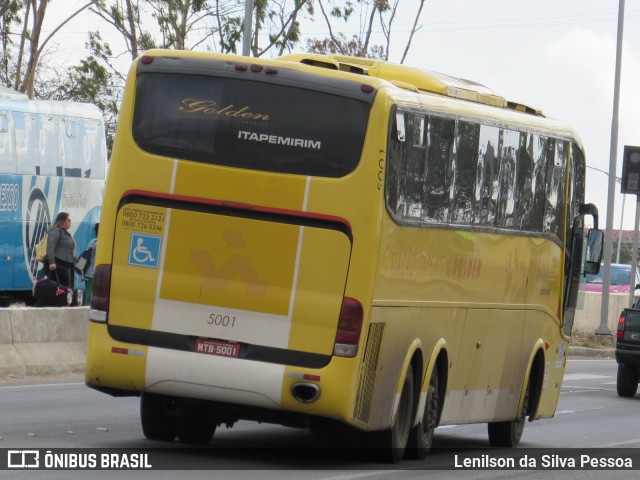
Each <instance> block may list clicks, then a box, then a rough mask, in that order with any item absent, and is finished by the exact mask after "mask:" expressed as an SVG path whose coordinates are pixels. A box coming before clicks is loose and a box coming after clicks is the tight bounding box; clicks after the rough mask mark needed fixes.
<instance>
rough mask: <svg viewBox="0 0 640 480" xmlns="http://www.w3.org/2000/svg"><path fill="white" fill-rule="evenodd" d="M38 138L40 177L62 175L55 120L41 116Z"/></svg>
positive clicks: (51, 117)
mask: <svg viewBox="0 0 640 480" xmlns="http://www.w3.org/2000/svg"><path fill="white" fill-rule="evenodd" d="M40 120H41V122H42V124H41V126H42V135H41V136H40V175H62V157H61V147H60V140H59V135H58V126H57V125H56V118H55V117H53V116H43V117H42V118H41V119H40Z"/></svg>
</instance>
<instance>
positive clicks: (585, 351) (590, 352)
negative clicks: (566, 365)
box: [569, 346, 616, 358]
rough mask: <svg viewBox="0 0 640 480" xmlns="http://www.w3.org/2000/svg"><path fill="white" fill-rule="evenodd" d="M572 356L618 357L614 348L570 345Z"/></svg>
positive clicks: (570, 354)
mask: <svg viewBox="0 0 640 480" xmlns="http://www.w3.org/2000/svg"><path fill="white" fill-rule="evenodd" d="M569 356H570V357H588V358H616V354H615V349H613V348H588V347H571V346H570V347H569Z"/></svg>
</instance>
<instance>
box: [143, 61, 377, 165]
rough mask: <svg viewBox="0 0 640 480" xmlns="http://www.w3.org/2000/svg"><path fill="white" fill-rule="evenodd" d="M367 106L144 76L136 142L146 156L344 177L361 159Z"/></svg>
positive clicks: (214, 80)
mask: <svg viewBox="0 0 640 480" xmlns="http://www.w3.org/2000/svg"><path fill="white" fill-rule="evenodd" d="M369 110H370V106H369V104H368V103H366V102H363V101H361V100H358V99H355V98H349V97H348V96H342V95H335V94H332V93H326V92H321V91H315V90H312V89H306V88H297V87H291V86H285V85H278V84H274V83H268V82H256V81H249V80H239V79H233V78H220V77H211V76H205V75H185V74H169V73H143V74H139V75H138V84H137V97H136V102H135V111H134V115H133V136H134V139H135V141H136V143H137V144H138V145H139V146H140V147H141V148H142V149H144V150H146V151H147V152H150V153H153V154H157V155H163V156H168V157H175V158H180V159H185V160H193V161H197V162H203V163H209V164H215V165H224V166H228V167H237V168H247V169H253V170H262V171H268V172H279V173H293V174H300V175H312V176H321V177H342V176H344V175H346V174H348V173H350V172H351V171H353V170H354V169H355V167H356V166H357V165H358V162H359V161H360V155H361V153H362V145H363V142H364V135H365V130H366V126H367V121H368V118H369Z"/></svg>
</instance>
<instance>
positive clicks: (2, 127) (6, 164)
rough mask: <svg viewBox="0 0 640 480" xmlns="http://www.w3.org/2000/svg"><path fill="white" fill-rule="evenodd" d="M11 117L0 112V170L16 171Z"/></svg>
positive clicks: (3, 171)
mask: <svg viewBox="0 0 640 480" xmlns="http://www.w3.org/2000/svg"><path fill="white" fill-rule="evenodd" d="M11 127H12V122H11V117H10V116H9V115H8V114H6V113H0V172H2V173H14V172H15V171H16V152H15V146H14V145H15V143H14V136H13V131H12V130H13V129H12V128H11Z"/></svg>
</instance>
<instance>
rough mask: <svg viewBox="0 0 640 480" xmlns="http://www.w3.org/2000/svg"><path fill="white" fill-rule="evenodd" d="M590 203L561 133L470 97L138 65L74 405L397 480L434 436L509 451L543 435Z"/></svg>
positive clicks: (566, 132)
mask: <svg viewBox="0 0 640 480" xmlns="http://www.w3.org/2000/svg"><path fill="white" fill-rule="evenodd" d="M584 189H585V159H584V155H583V153H582V147H581V145H580V141H579V139H578V137H577V135H576V134H575V133H574V131H573V130H572V129H571V128H569V127H568V126H566V125H565V124H563V123H560V122H558V121H555V120H551V119H548V118H546V117H545V116H544V115H542V114H541V112H539V111H537V110H534V109H531V108H529V107H526V106H524V105H520V104H515V103H511V102H508V101H506V100H505V99H504V98H502V97H499V96H497V95H495V94H493V93H491V92H490V91H488V89H486V88H485V87H482V86H481V85H479V84H476V83H473V82H469V81H465V80H461V79H456V78H452V77H448V76H445V75H440V74H436V73H430V72H426V71H423V70H419V69H414V68H408V67H404V66H400V65H394V64H391V63H386V62H382V61H378V60H366V59H360V58H350V57H341V56H318V55H311V54H309V55H290V56H286V57H281V58H278V59H257V58H245V57H240V56H228V55H217V54H205V53H195V52H184V51H162V50H152V51H148V52H146V53H145V54H144V55H143V56H141V57H140V58H139V59H138V60H136V61H135V62H134V63H133V65H132V67H131V70H130V72H129V76H128V80H127V84H126V89H125V93H124V97H123V102H122V109H121V114H120V120H119V124H118V129H117V133H116V140H115V144H114V147H113V155H112V159H111V166H110V172H109V178H108V180H107V186H106V191H105V197H104V202H103V209H102V214H101V220H100V233H99V238H98V252H97V258H96V263H97V268H96V271H95V277H94V291H93V298H92V303H91V309H90V328H89V341H88V352H87V365H86V383H87V385H89V386H90V387H93V388H95V389H97V390H100V391H102V392H106V393H109V394H111V395H114V396H124V395H140V397H141V423H142V430H143V433H144V435H145V436H146V437H148V438H150V439H155V440H164V441H173V440H175V439H176V437H177V438H178V439H179V440H180V441H182V442H195V443H208V442H209V441H210V440H211V438H212V436H213V435H214V432H215V429H216V427H217V426H219V425H222V424H225V425H228V426H229V425H232V424H234V423H235V422H236V421H238V420H241V419H249V420H256V421H261V422H272V423H280V424H283V425H291V426H298V427H305V428H309V429H310V430H311V431H312V432H314V433H318V434H322V435H327V436H330V437H331V438H335V439H348V440H349V442H348V443H349V444H354V445H363V446H366V447H371V448H378V449H379V452H380V454H379V457H377V458H384V459H386V460H388V461H392V462H396V461H398V460H400V458H401V457H402V456H403V455H405V454H406V455H407V456H409V457H414V458H415V457H417V458H422V457H424V455H425V454H426V453H427V451H428V449H429V447H430V445H431V442H432V438H433V432H434V429H435V428H436V427H437V426H438V425H444V424H463V423H487V424H488V432H489V439H490V442H491V444H493V445H506V446H513V445H515V444H517V443H518V441H519V440H520V437H521V435H522V428H523V426H524V422H525V418H526V417H528V418H529V420H535V419H539V418H543V417H551V416H553V415H554V412H555V408H556V404H557V401H558V395H559V393H560V386H561V383H562V377H563V373H564V369H565V364H566V357H567V350H568V340H569V335H570V331H571V323H572V320H573V312H574V309H575V305H576V298H577V291H578V286H579V283H580V281H581V278H582V277H583V274H584V272H585V271H593V270H594V269H595V270H597V268H598V267H599V265H600V256H601V250H602V248H601V243H602V233H601V232H599V231H598V230H597V221H598V217H597V210H596V209H595V207H593V206H592V205H590V204H584V203H583V202H584ZM585 216H589V217H593V219H592V220H593V226H594V229H592V230H591V231H589V232H586V231H585ZM585 245H586V247H585Z"/></svg>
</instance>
